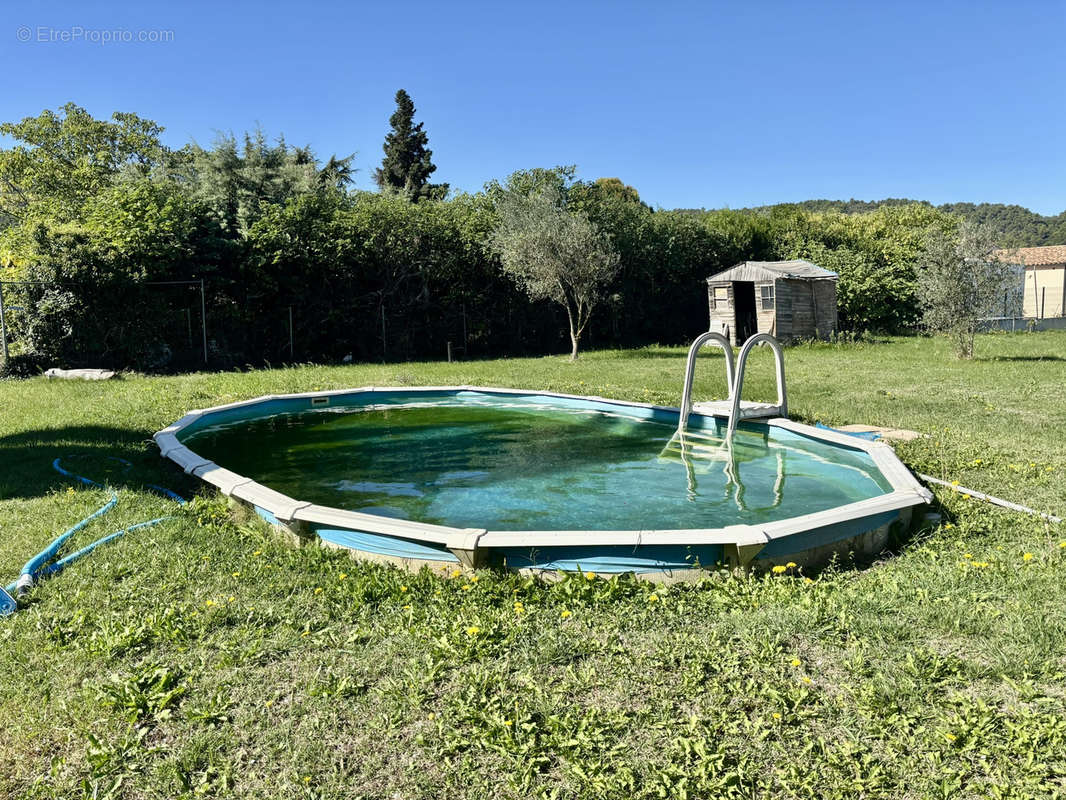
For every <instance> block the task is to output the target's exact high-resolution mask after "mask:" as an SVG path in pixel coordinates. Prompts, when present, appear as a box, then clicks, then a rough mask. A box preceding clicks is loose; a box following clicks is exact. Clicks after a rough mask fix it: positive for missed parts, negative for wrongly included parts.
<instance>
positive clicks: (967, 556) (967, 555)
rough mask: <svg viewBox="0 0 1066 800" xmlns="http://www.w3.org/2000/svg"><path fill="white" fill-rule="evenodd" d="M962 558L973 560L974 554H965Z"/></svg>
mask: <svg viewBox="0 0 1066 800" xmlns="http://www.w3.org/2000/svg"><path fill="white" fill-rule="evenodd" d="M962 557H963V558H973V554H972V553H963V554H962Z"/></svg>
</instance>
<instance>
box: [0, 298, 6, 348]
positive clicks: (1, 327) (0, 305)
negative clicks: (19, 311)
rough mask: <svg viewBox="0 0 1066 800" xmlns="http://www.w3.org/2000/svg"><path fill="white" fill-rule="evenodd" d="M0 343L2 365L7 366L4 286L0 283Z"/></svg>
mask: <svg viewBox="0 0 1066 800" xmlns="http://www.w3.org/2000/svg"><path fill="white" fill-rule="evenodd" d="M0 342H3V350H4V363H5V364H7V319H6V315H5V314H4V284H3V283H0Z"/></svg>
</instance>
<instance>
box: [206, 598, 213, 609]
mask: <svg viewBox="0 0 1066 800" xmlns="http://www.w3.org/2000/svg"><path fill="white" fill-rule="evenodd" d="M204 605H205V606H207V607H208V608H211V606H213V605H215V601H214V600H206V601H204Z"/></svg>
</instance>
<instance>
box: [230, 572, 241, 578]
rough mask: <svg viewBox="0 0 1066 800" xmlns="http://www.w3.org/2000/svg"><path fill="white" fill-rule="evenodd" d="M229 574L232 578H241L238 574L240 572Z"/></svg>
mask: <svg viewBox="0 0 1066 800" xmlns="http://www.w3.org/2000/svg"><path fill="white" fill-rule="evenodd" d="M230 574H231V575H232V576H233V577H234V578H239V577H241V573H240V572H232V573H230Z"/></svg>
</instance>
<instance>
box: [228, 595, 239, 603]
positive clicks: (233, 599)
mask: <svg viewBox="0 0 1066 800" xmlns="http://www.w3.org/2000/svg"><path fill="white" fill-rule="evenodd" d="M236 599H237V598H236V597H234V596H233V595H230V596H229V602H231V603H232V602H234V601H235V600H236Z"/></svg>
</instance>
